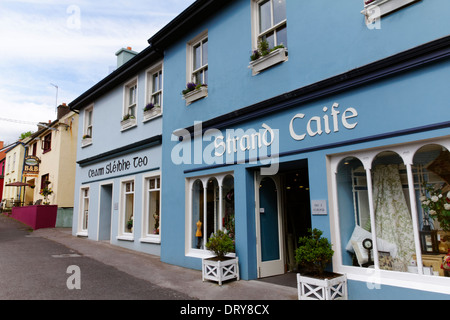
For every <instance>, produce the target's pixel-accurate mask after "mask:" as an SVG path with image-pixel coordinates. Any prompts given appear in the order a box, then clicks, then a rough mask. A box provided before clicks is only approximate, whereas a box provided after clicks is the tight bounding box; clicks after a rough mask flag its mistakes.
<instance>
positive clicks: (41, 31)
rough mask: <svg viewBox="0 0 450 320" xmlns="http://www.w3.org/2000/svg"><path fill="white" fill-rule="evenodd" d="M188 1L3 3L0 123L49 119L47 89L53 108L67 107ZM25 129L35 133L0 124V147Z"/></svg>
mask: <svg viewBox="0 0 450 320" xmlns="http://www.w3.org/2000/svg"><path fill="white" fill-rule="evenodd" d="M193 2H194V0H165V1H160V0H135V1H123V0H116V1H106V0H98V1H87V0H62V1H61V0H2V1H1V2H0V35H1V36H0V37H1V41H0V57H1V59H0V88H1V89H0V117H1V118H7V119H13V120H14V119H16V120H21V121H27V122H36V123H37V122H40V121H48V120H54V119H55V117H56V114H55V112H54V109H55V103H56V101H55V98H56V97H55V93H56V89H55V87H53V86H52V85H51V83H53V84H56V85H58V87H59V89H58V103H62V102H66V103H70V102H71V101H72V100H74V99H75V98H77V97H78V96H79V95H81V94H82V93H83V92H85V91H86V90H88V89H89V88H90V87H92V86H93V85H94V84H95V83H97V82H98V81H100V80H101V79H103V78H104V77H105V76H106V75H108V73H109V72H110V69H111V67H114V66H115V65H116V56H115V52H117V51H118V50H119V49H120V48H122V47H127V46H130V47H133V50H135V51H138V52H139V51H141V50H143V49H144V48H145V47H147V45H148V44H147V39H149V38H150V37H151V36H152V35H153V34H154V33H156V32H157V31H158V30H160V29H161V28H162V27H163V26H164V25H165V24H167V23H168V22H170V20H172V19H173V18H174V17H175V16H176V15H178V14H179V13H181V11H182V10H184V9H185V8H187V7H188V6H189V5H190V4H192V3H193ZM50 117H51V118H50ZM28 130H33V131H34V130H36V129H35V128H33V126H30V125H24V124H19V123H14V122H9V121H4V120H0V140H6V141H10V142H13V141H14V140H15V139H17V137H18V136H19V135H20V133H22V132H24V131H28ZM11 139H12V140H13V141H11Z"/></svg>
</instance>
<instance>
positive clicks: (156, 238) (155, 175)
mask: <svg viewBox="0 0 450 320" xmlns="http://www.w3.org/2000/svg"><path fill="white" fill-rule="evenodd" d="M152 179H159V188H157V187H156V188H154V189H150V180H152ZM161 182H162V181H161V172H160V171H157V172H152V173H149V174H145V175H143V177H142V185H143V186H144V187H143V188H142V208H144V209H143V210H142V212H143V215H142V230H141V234H142V238H141V239H140V241H141V242H148V243H161V218H162V217H161V216H162V214H161V213H162V210H161V194H162V189H161ZM154 191H159V234H153V233H152V230H149V228H148V220H149V214H152V213H149V212H148V209H149V201H150V193H151V192H154Z"/></svg>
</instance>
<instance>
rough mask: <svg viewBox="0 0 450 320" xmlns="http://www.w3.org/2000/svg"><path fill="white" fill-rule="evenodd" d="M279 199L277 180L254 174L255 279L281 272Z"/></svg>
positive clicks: (282, 258)
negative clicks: (256, 264) (256, 261)
mask: <svg viewBox="0 0 450 320" xmlns="http://www.w3.org/2000/svg"><path fill="white" fill-rule="evenodd" d="M280 195H281V189H280V180H279V177H278V176H260V175H259V174H258V173H256V174H255V199H256V235H257V259H258V278H265V277H270V276H275V275H280V274H284V271H285V268H284V264H285V263H284V245H283V222H282V214H281V202H280V199H281V197H280Z"/></svg>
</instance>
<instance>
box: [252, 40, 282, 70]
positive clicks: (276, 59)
mask: <svg viewBox="0 0 450 320" xmlns="http://www.w3.org/2000/svg"><path fill="white" fill-rule="evenodd" d="M287 58H288V55H287V49H286V47H285V46H284V45H283V44H280V45H278V46H275V47H273V48H272V49H269V43H268V42H267V41H265V40H264V41H260V42H259V43H258V49H257V50H254V51H253V52H252V55H251V56H250V65H249V68H251V69H252V71H253V75H256V74H258V73H260V72H261V71H263V70H265V69H267V68H270V67H271V66H273V65H276V64H278V63H281V62H284V61H286V60H287Z"/></svg>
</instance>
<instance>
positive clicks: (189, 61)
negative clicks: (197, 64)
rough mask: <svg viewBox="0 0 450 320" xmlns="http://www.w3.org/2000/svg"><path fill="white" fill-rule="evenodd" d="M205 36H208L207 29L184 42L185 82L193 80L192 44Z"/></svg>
mask: <svg viewBox="0 0 450 320" xmlns="http://www.w3.org/2000/svg"><path fill="white" fill-rule="evenodd" d="M206 38H208V29H206V30H204V31H202V32H201V33H200V34H199V35H198V36H196V37H195V38H193V39H192V40H191V41H189V42H188V43H187V44H186V83H189V82H192V81H193V80H192V74H193V71H194V60H193V59H194V52H193V49H194V46H195V45H196V44H198V43H199V42H201V41H203V40H204V39H206ZM208 42H209V38H208ZM208 57H209V55H208Z"/></svg>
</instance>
